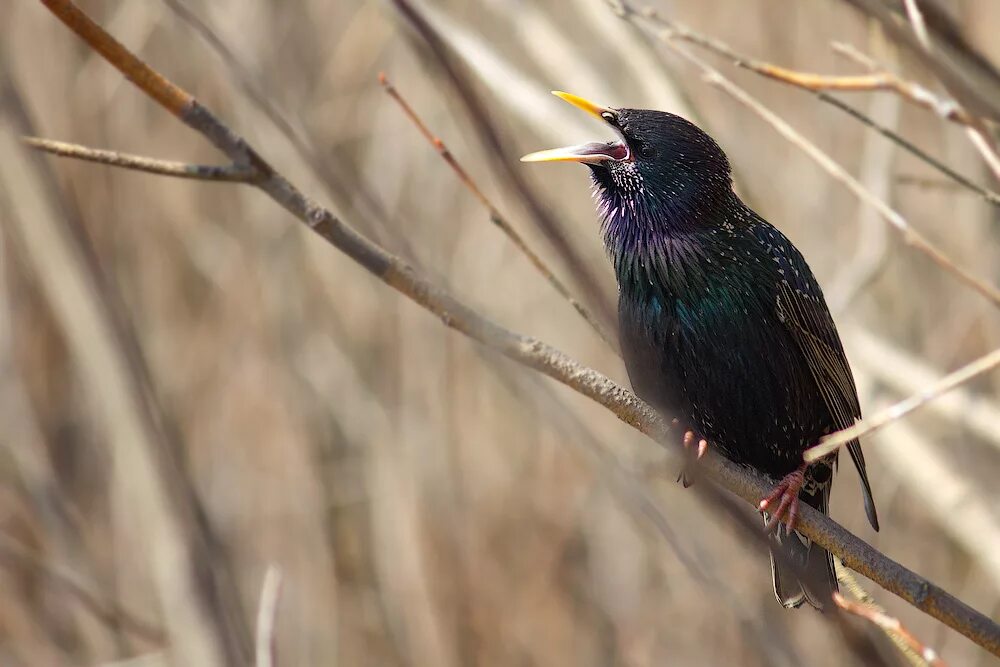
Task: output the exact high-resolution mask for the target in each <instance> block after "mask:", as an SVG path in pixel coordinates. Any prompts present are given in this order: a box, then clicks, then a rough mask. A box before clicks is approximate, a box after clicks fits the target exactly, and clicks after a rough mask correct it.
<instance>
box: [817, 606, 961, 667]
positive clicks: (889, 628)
mask: <svg viewBox="0 0 1000 667" xmlns="http://www.w3.org/2000/svg"><path fill="white" fill-rule="evenodd" d="M833 601H834V602H836V603H837V606H838V607H840V608H841V609H843V610H844V611H846V612H848V613H851V614H854V615H855V616H860V617H861V618H864V619H867V620H869V621H871V622H872V623H874V624H875V625H877V626H878V627H880V628H882V629H883V630H885V631H886V632H891V633H893V634H894V635H897V636H899V637H901V638H902V639H903V640H904V641H905V642H906V643H907V644H908V645H909V646H910V648H912V649H913V650H914V651H916V652H917V653H918V654H919V655H920V657H922V658H923V659H924V660H926V661H927V663H928V664H930V665H933V666H934V667H947V665H946V663H945V661H944V660H942V659H941V657H940V656H939V655H938V654H937V653H936V652H935V651H934V649H932V648H930V647H929V646H927V645H926V644H924V643H923V642H921V641H920V640H919V639H917V638H916V637H914V636H913V634H912V633H911V632H910V631H909V630H907V629H906V628H905V627H903V624H902V623H900V622H899V619H897V618H894V617H892V616H889V615H888V614H886V613H885V612H884V611H882V610H881V609H878V608H877V607H872V606H869V605H866V604H861V603H858V602H854V601H853V600H848V599H847V598H845V597H844V596H843V595H841V594H840V593H836V592H835V593H834V594H833Z"/></svg>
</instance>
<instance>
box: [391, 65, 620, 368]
mask: <svg viewBox="0 0 1000 667" xmlns="http://www.w3.org/2000/svg"><path fill="white" fill-rule="evenodd" d="M379 83H380V84H382V87H383V88H384V89H385V92H386V93H388V94H389V96H390V97H391V98H392V99H393V100H395V101H396V103H397V104H399V106H400V108H401V109H402V110H403V113H404V114H405V115H406V117H407V118H409V119H410V121H411V122H412V123H413V124H414V125H415V126H416V128H417V130H419V131H420V134H422V135H423V137H424V138H425V139H426V140H427V141H429V142H430V144H431V145H432V146H434V150H436V151H437V152H438V154H439V155H440V156H441V158H442V159H443V160H444V161H445V162H446V163H447V164H448V166H449V167H451V169H452V171H454V172H455V175H456V176H458V180H459V181H460V182H461V183H462V185H464V186H465V187H466V188H467V189H468V190H469V192H471V193H472V196H473V197H475V198H476V200H477V201H478V202H479V203H480V204H482V205H483V207H484V208H485V209H486V211H487V213H488V214H489V216H490V222H492V223H493V224H494V225H496V226H497V227H499V228H500V231H502V232H503V233H504V234H506V235H507V238H509V239H510V241H511V243H513V244H514V246H515V247H516V248H517V249H518V250H520V251H521V253H522V254H523V255H524V256H525V257H526V258H527V259H528V261H529V262H531V264H532V266H534V267H535V269H537V270H538V272H539V273H541V274H542V277H543V278H545V280H546V281H548V283H549V284H550V285H551V286H552V288H553V289H554V290H555V291H556V292H558V293H559V295H560V296H561V297H563V298H564V299H566V301H568V302H569V304H570V305H571V306H573V308H574V309H576V312H577V313H579V314H580V317H582V318H583V319H584V320H586V322H587V324H589V325H590V326H591V328H592V329H593V330H594V331H596V332H597V335H598V336H600V337H601V339H603V340H604V342H605V343H607V344H608V346H609V347H611V349H612V350H614V351H615V352H617V351H618V347H617V345H616V344H615V341H614V339H613V338H611V336H609V335H608V334H607V332H605V331H604V328H603V327H602V326H601V323H600V322H598V321H597V318H596V317H595V316H594V315H593V314H592V313H591V312H590V310H589V309H588V308H587V307H586V306H584V305H583V304H582V303H580V302H579V301H578V300H577V299H576V298H575V297H574V296H573V294H572V293H571V292H570V291H569V288H568V287H566V285H565V284H564V283H563V282H562V281H561V280H559V278H557V277H556V275H555V273H553V272H552V270H551V269H550V268H549V267H548V265H547V264H546V263H545V261H544V260H543V259H542V258H541V257H539V256H538V253H536V252H535V251H534V250H532V249H531V247H530V246H529V245H528V244H527V242H526V241H525V240H524V238H523V237H522V236H521V234H520V233H518V231H517V230H516V229H514V227H513V226H512V225H511V224H510V223H509V222H507V219H506V218H505V217H503V215H501V214H500V211H499V210H498V209H497V207H496V206H494V205H493V202H491V201H490V200H489V198H488V197H487V196H486V194H485V193H484V192H483V191H482V190H481V189H480V188H479V186H478V185H476V182H475V181H474V180H472V177H471V176H470V175H469V172H467V171H466V170H465V168H464V167H462V165H461V164H459V162H458V160H457V159H456V158H455V156H454V155H453V154H452V152H451V151H450V150H448V147H447V146H445V144H444V142H443V141H442V140H441V139H440V138H439V137H438V136H437V135H436V134H434V133H433V132H431V130H430V128H429V127H427V124H426V123H424V121H423V120H422V119H421V118H420V116H419V115H418V114H417V112H416V111H415V110H414V109H413V107H412V106H410V103H409V102H407V101H406V98H404V97H403V95H402V94H401V93H400V92H399V90H397V89H396V87H395V86H393V85H392V83H391V82H390V81H389V79H388V77H386V75H385V74H384V73H380V74H379Z"/></svg>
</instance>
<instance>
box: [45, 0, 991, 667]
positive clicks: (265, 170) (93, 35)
mask: <svg viewBox="0 0 1000 667" xmlns="http://www.w3.org/2000/svg"><path fill="white" fill-rule="evenodd" d="M41 1H42V2H43V3H44V4H45V5H46V6H47V7H48V8H49V9H50V10H51V11H52V12H53V14H55V15H56V16H57V17H58V18H59V19H60V20H62V21H63V22H64V23H66V24H67V25H68V26H69V27H70V28H72V29H73V31H74V32H76V33H77V35H79V36H80V37H81V38H82V39H84V40H85V41H86V42H87V43H88V44H90V45H92V46H93V47H94V48H95V49H97V50H98V51H99V52H100V53H101V54H102V55H103V56H104V57H105V59H107V60H108V62H109V63H111V64H112V65H114V66H115V67H117V68H119V69H121V70H122V71H128V72H130V73H131V74H133V75H134V74H139V75H141V76H132V77H131V78H132V81H133V82H135V83H137V85H138V86H139V88H140V89H141V90H143V91H144V92H145V93H147V94H149V95H151V96H152V97H153V98H154V99H158V100H159V99H163V104H162V105H163V106H164V108H166V109H168V110H169V111H171V112H172V113H173V114H174V115H175V116H177V118H178V119H180V120H181V121H182V122H184V123H185V124H186V125H188V126H189V127H191V128H192V129H194V130H196V131H197V132H199V133H201V134H202V135H203V136H205V137H206V138H207V139H208V140H209V141H211V142H212V143H213V144H214V145H215V146H217V147H218V148H219V149H220V150H221V151H222V152H223V153H225V154H226V155H227V156H229V158H230V159H232V160H233V161H234V162H235V163H236V164H245V165H250V166H252V167H253V168H254V169H257V170H258V171H259V173H260V176H261V178H260V180H258V181H255V183H254V185H255V186H256V187H258V188H259V189H261V190H262V191H264V192H265V193H267V194H268V195H269V196H270V197H271V198H272V199H274V200H275V201H276V202H277V203H278V204H280V205H281V206H282V207H283V208H285V209H286V210H287V211H288V212H290V213H291V214H292V215H294V216H295V217H296V218H297V219H299V220H300V221H302V222H303V223H304V224H306V225H307V226H308V227H309V228H310V229H312V230H313V231H315V232H316V233H317V234H319V235H320V236H321V237H322V238H324V239H325V240H327V241H328V242H329V243H331V244H332V245H333V246H335V247H336V248H338V249H339V250H341V251H342V252H344V253H345V254H346V255H348V256H349V257H350V258H351V259H353V260H354V261H356V262H357V263H358V264H360V265H361V266H362V267H363V268H365V269H366V270H367V271H368V272H370V273H371V274H372V275H373V276H375V277H376V278H378V279H379V280H381V281H383V282H384V283H386V284H387V285H389V286H390V287H392V288H394V289H396V290H397V291H399V292H400V293H401V294H403V295H405V296H407V297H408V298H410V299H411V300H413V301H414V302H415V303H417V304H418V305H420V306H422V307H424V308H425V309H427V310H428V311H429V312H431V313H432V314H434V315H436V316H437V317H439V318H440V319H441V320H442V322H444V323H445V324H446V325H447V326H449V327H451V328H453V329H455V330H456V331H460V332H462V333H464V334H465V335H467V336H469V337H470V338H472V339H474V340H476V341H479V342H480V343H482V344H484V345H486V346H488V347H489V348H491V349H493V350H495V351H497V352H500V353H501V354H504V355H505V356H507V357H508V358H510V359H512V360H514V361H517V362H519V363H521V364H523V365H525V366H527V367H530V368H533V369H535V370H537V371H539V372H541V373H544V374H545V375H547V376H549V377H551V378H553V379H555V380H557V381H559V382H561V383H563V384H565V385H566V386H568V387H570V388H572V389H574V390H576V391H577V392H579V393H580V394H582V395H584V396H587V397H588V398H590V399H592V400H594V401H596V402H598V403H600V404H601V405H603V406H604V407H606V408H608V409H609V410H611V411H612V412H613V413H614V414H615V415H616V416H618V418H619V419H621V420H622V421H624V422H626V423H627V424H629V425H631V426H633V427H635V428H636V429H637V430H639V431H641V432H642V433H645V434H646V435H648V436H650V437H652V438H654V439H657V438H659V436H660V435H661V434H662V432H663V430H664V424H663V422H662V420H661V419H660V418H659V417H658V416H657V414H656V413H655V412H654V411H653V410H652V409H651V408H650V407H649V406H647V405H646V404H645V403H643V402H642V401H640V400H639V399H638V398H637V397H636V396H635V395H634V394H632V393H631V392H628V391H626V390H625V389H623V388H622V387H620V386H619V385H617V384H615V383H614V382H612V381H611V380H610V379H608V378H607V377H605V376H604V375H602V374H600V373H598V372H597V371H594V370H592V369H589V368H586V367H584V366H582V365H580V364H579V363H577V362H576V361H574V360H573V359H571V358H570V357H568V356H567V355H566V354H564V353H562V352H560V351H559V350H556V349H555V348H552V347H551V346H549V345H547V344H545V343H543V342H542V341H540V340H538V339H535V338H532V337H529V336H525V335H521V334H517V333H514V332H511V331H509V330H507V329H505V328H503V327H501V326H500V325H498V324H496V323H494V322H492V321H490V320H489V319H487V318H485V317H483V316H481V315H480V314H478V313H477V312H475V311H474V310H472V309H470V308H469V307H468V306H466V305H464V304H462V303H461V302H459V301H457V300H456V299H455V298H454V297H452V296H451V295H450V294H449V293H447V292H446V291H444V290H442V289H441V288H439V287H437V286H435V285H433V284H432V283H430V282H429V281H428V280H427V279H426V278H424V277H423V276H422V275H420V274H419V273H418V272H417V271H415V270H414V269H413V268H412V267H410V266H408V265H407V264H405V263H404V262H402V261H401V260H400V259H399V258H397V257H395V256H393V255H391V254H390V253H388V252H386V251H385V250H384V249H383V248H381V247H380V246H378V245H377V244H375V243H372V242H371V241H369V240H368V239H366V238H365V237H363V236H361V235H360V234H358V233H357V232H356V231H355V230H354V229H353V228H352V227H350V226H348V225H347V224H346V223H344V222H343V221H342V220H340V219H338V218H337V217H335V216H334V215H333V214H332V213H331V212H330V211H329V210H327V209H325V208H323V207H321V206H319V205H317V204H316V203H315V202H313V201H312V200H310V199H309V198H307V197H306V196H305V195H304V194H302V193H301V192H299V190H298V189H296V188H295V186H294V185H292V184H291V183H290V182H289V181H287V180H286V179H285V178H284V176H282V175H281V174H280V173H278V172H277V171H276V170H275V169H274V168H273V167H271V165H270V164H268V163H267V162H266V161H265V160H264V158H263V157H261V156H260V155H259V154H258V153H257V152H256V151H255V150H254V149H253V148H252V147H250V146H249V145H248V144H247V143H246V141H245V140H244V139H243V138H242V137H240V136H239V135H237V134H236V133H235V132H234V131H233V130H232V129H230V128H229V127H228V126H226V125H225V124H223V123H222V121H221V120H220V119H219V118H217V117H216V116H215V115H214V114H212V113H211V112H210V111H209V110H208V109H207V108H205V107H204V106H202V105H201V104H200V103H198V102H197V101H196V100H195V99H194V98H193V97H192V96H191V95H190V94H188V93H186V92H184V91H182V90H180V89H179V88H177V87H176V86H174V85H173V84H170V83H169V82H167V81H166V80H165V79H163V78H162V77H161V76H160V75H159V74H158V73H156V72H155V71H154V70H152V68H150V67H149V66H148V65H146V64H145V63H141V67H138V68H137V65H136V63H137V62H138V59H136V58H135V56H133V55H132V54H131V53H129V52H128V51H127V50H126V49H125V47H123V46H122V45H121V44H119V43H118V42H116V41H115V40H114V39H113V38H112V37H111V36H110V35H108V34H107V33H106V32H104V31H103V30H102V29H101V28H100V27H99V26H98V25H97V24H96V23H94V22H93V21H92V20H91V19H90V18H89V17H87V16H86V15H85V14H83V13H82V12H81V11H80V10H79V9H78V8H77V7H76V6H75V5H74V4H73V3H72V2H70V0H41ZM137 69H138V70H139V71H137ZM700 465H701V470H702V472H703V473H704V475H705V478H706V479H711V480H714V481H715V482H716V483H717V484H718V485H720V486H721V487H723V488H725V489H727V490H729V491H730V492H732V493H734V494H736V495H737V496H739V497H740V498H742V499H743V500H745V501H747V502H748V503H752V504H753V505H755V506H756V504H757V502H758V501H759V500H760V498H762V497H764V496H765V495H766V493H767V492H768V491H769V490H770V487H771V485H772V482H771V481H770V480H767V479H765V478H764V477H763V476H761V475H759V474H757V473H755V472H753V471H752V470H749V469H746V468H744V467H742V466H737V465H735V464H733V463H732V462H730V461H727V460H725V459H724V458H722V457H721V456H718V455H716V454H715V453H714V452H712V451H709V452H708V453H707V454H706V455H705V457H704V458H703V459H702V461H701V464H700ZM798 529H799V531H800V532H802V533H803V534H804V535H806V536H807V537H809V538H810V539H812V540H813V541H814V542H816V543H817V544H819V545H820V546H822V547H824V548H825V549H827V550H829V551H831V552H832V553H834V554H836V555H838V556H840V558H841V560H842V561H843V562H844V564H845V565H847V566H848V567H851V568H853V569H855V570H856V571H857V572H859V573H860V574H863V575H864V576H866V577H868V578H869V579H871V580H872V581H875V582H876V583H878V584H879V585H880V586H883V587H885V588H886V589H887V590H890V591H892V592H893V593H895V594H897V595H899V596H900V597H901V598H903V599H904V600H906V601H907V602H909V603H910V604H913V605H914V606H915V607H917V608H918V609H920V610H922V611H924V612H925V613H928V614H930V615H931V616H933V617H935V618H937V619H939V620H941V621H942V622H943V623H945V624H946V625H948V626H949V627H952V628H954V629H955V630H957V631H959V632H961V633H962V634H964V635H965V636H967V637H969V638H970V639H971V640H972V641H974V642H975V643H977V644H979V645H980V646H983V647H984V648H986V649H987V650H988V651H990V652H991V653H993V654H996V655H1000V626H998V625H997V623H995V622H994V621H992V620H990V619H989V618H988V617H986V616H985V615H983V614H981V613H979V612H977V611H975V610H974V609H972V608H971V607H969V606H968V605H967V604H965V603H964V602H962V601H961V600H959V599H957V598H955V597H954V596H952V595H950V594H948V593H947V592H945V591H944V590H942V589H941V588H939V587H937V586H935V585H934V584H932V583H931V582H929V581H927V580H926V579H924V578H922V577H920V576H918V575H916V574H914V573H913V572H911V571H910V570H908V569H906V568H905V567H903V566H902V565H900V564H898V563H896V562H894V561H892V560H891V559H889V558H888V557H886V556H885V555H884V554H882V553H880V552H879V551H878V550H876V549H875V548H873V547H872V546H871V545H869V544H867V543H866V542H864V541H862V540H861V539H859V538H858V537H856V536H855V535H853V534H851V533H850V532H848V531H846V530H845V529H844V528H843V527H841V526H840V525H839V524H837V523H836V522H835V521H833V520H831V519H830V518H829V517H827V516H824V515H823V514H821V513H819V512H817V511H816V510H814V509H812V508H810V507H808V506H806V507H803V508H802V510H801V513H800V517H799V524H798Z"/></svg>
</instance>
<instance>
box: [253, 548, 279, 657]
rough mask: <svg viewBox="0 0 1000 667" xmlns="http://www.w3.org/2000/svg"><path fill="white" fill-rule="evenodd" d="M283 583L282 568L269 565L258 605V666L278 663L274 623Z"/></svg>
mask: <svg viewBox="0 0 1000 667" xmlns="http://www.w3.org/2000/svg"><path fill="white" fill-rule="evenodd" d="M282 583H283V577H282V575H281V568H279V567H278V566H277V565H268V566H267V572H265V573H264V583H263V585H262V586H261V588H260V603H259V605H258V606H257V638H256V657H257V661H256V663H255V665H256V667H275V666H276V665H277V664H278V663H277V661H276V657H277V648H276V642H275V638H274V623H275V620H276V619H277V615H278V603H279V602H281V589H282Z"/></svg>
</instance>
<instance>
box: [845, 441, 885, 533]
mask: <svg viewBox="0 0 1000 667" xmlns="http://www.w3.org/2000/svg"><path fill="white" fill-rule="evenodd" d="M847 451H848V452H849V453H850V455H851V460H852V461H854V467H855V468H857V470H858V476H859V477H860V478H861V492H862V493H863V494H864V498H865V514H867V515H868V523H870V524H871V525H872V528H874V529H875V532H876V533H877V532H878V513H877V512H876V511H875V499H874V498H873V497H872V485H871V484H870V483H869V482H868V471H867V470H866V469H865V455H864V453H862V451H861V443H860V442H858V441H857V440H852V441H851V442H850V444H848V445H847Z"/></svg>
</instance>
